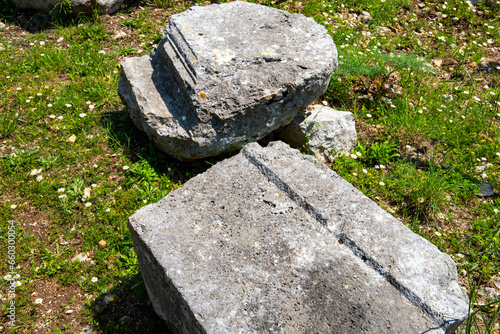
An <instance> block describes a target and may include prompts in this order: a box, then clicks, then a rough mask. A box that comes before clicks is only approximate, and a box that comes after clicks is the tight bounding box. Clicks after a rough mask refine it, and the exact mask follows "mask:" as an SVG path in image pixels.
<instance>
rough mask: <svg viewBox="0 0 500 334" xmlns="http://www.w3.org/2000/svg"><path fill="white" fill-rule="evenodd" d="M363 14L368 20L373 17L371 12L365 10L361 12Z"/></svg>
mask: <svg viewBox="0 0 500 334" xmlns="http://www.w3.org/2000/svg"><path fill="white" fill-rule="evenodd" d="M361 15H362V17H363V19H364V20H366V21H369V20H371V19H372V16H371V15H370V13H368V12H367V11H365V10H364V11H363V12H362V13H361Z"/></svg>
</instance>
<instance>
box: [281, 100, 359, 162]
mask: <svg viewBox="0 0 500 334" xmlns="http://www.w3.org/2000/svg"><path fill="white" fill-rule="evenodd" d="M280 137H281V138H282V139H283V140H284V141H286V142H287V143H288V144H290V146H292V147H297V148H298V147H302V146H303V145H306V146H307V148H308V149H310V150H311V151H312V152H314V154H315V155H316V157H317V158H318V159H319V160H320V161H323V162H332V161H333V160H334V159H335V157H336V155H337V154H338V153H340V152H342V153H344V154H349V152H350V150H351V148H353V147H354V146H356V140H357V134H356V127H355V123H354V116H353V115H352V113H350V112H346V111H338V110H334V109H332V108H330V107H326V106H323V105H314V106H312V108H310V110H307V111H305V112H304V113H302V114H301V113H299V114H298V115H297V117H295V119H294V121H293V122H292V123H291V124H289V125H288V126H287V127H286V128H285V129H284V130H283V132H281V134H280Z"/></svg>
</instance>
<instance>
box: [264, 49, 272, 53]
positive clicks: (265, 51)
mask: <svg viewBox="0 0 500 334" xmlns="http://www.w3.org/2000/svg"><path fill="white" fill-rule="evenodd" d="M262 53H271V52H269V51H267V50H264V51H262Z"/></svg>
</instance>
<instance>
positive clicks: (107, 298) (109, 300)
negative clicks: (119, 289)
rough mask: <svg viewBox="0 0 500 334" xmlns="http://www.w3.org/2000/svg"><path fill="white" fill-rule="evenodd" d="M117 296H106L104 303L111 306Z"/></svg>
mask: <svg viewBox="0 0 500 334" xmlns="http://www.w3.org/2000/svg"><path fill="white" fill-rule="evenodd" d="M115 298H116V296H115V295H106V296H104V303H106V304H109V303H111V302H112V301H113V300H115Z"/></svg>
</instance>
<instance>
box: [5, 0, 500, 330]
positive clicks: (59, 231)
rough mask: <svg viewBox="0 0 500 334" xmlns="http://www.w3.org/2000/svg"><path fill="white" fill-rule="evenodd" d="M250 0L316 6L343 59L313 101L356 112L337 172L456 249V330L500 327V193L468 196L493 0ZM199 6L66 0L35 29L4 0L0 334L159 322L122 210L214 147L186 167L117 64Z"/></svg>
mask: <svg viewBox="0 0 500 334" xmlns="http://www.w3.org/2000/svg"><path fill="white" fill-rule="evenodd" d="M261 3H263V4H266V5H269V6H275V7H277V8H281V9H284V10H287V11H289V12H293V13H303V14H305V15H307V16H311V17H313V18H314V19H315V20H316V21H317V22H318V23H320V24H322V25H324V26H325V28H326V29H327V30H328V32H329V33H330V34H331V35H332V37H333V39H334V41H335V43H336V45H337V48H338V51H339V62H340V66H339V68H338V70H337V71H336V72H335V73H334V75H333V77H332V80H331V82H330V85H329V88H328V90H327V92H326V93H325V94H324V96H322V99H323V100H326V101H327V102H328V104H329V105H331V106H333V107H335V108H336V109H339V110H348V111H351V112H352V113H353V114H354V115H355V119H356V125H357V130H358V137H359V142H358V145H357V147H356V148H355V149H353V151H352V154H351V155H347V156H341V157H339V158H338V159H336V160H335V162H334V163H333V165H332V168H333V169H334V170H335V171H336V172H337V173H339V174H340V175H341V176H342V177H344V178H346V179H347V180H348V181H349V182H351V183H352V184H354V185H355V186H356V187H358V188H359V189H360V190H361V191H363V192H364V193H365V194H366V195H367V196H369V197H370V198H372V199H373V200H374V201H376V202H377V203H379V204H380V205H381V206H382V207H383V208H385V209H386V210H388V211H389V212H391V213H392V214H393V215H395V216H396V217H398V218H399V219H400V220H401V221H403V222H404V223H405V224H407V226H409V227H410V228H411V229H412V230H413V231H414V232H416V233H418V234H420V235H422V236H423V237H425V238H427V239H429V240H430V241H431V242H432V243H434V244H435V245H436V246H438V247H439V248H440V249H441V250H442V251H444V252H447V253H448V254H450V255H451V256H452V257H453V258H454V260H455V261H456V262H457V265H458V270H459V275H460V277H459V280H460V282H461V283H462V284H463V286H464V288H465V289H466V292H467V293H469V294H470V300H471V305H470V314H471V316H470V318H469V320H468V322H467V323H466V324H464V325H463V326H462V327H463V328H464V330H465V332H466V333H498V330H499V328H498V322H499V318H498V315H499V311H498V306H499V301H498V300H491V299H488V298H487V297H484V296H481V295H480V294H478V292H480V291H482V290H481V289H484V288H485V287H488V288H496V286H495V284H494V281H495V280H496V279H497V278H498V277H499V276H500V261H499V255H498V252H499V251H500V241H499V239H500V235H499V233H500V232H499V228H500V199H499V198H498V197H494V198H481V197H478V196H477V192H478V187H477V185H478V184H479V183H482V182H487V183H489V184H491V185H492V186H493V188H494V189H496V190H497V191H498V190H499V189H500V142H499V141H500V130H499V122H500V22H499V21H498V17H499V15H500V4H499V3H498V2H495V1H484V2H481V3H480V4H478V6H477V8H476V10H475V12H474V11H473V10H471V8H470V7H469V6H468V5H467V3H466V2H465V1H461V0H460V1H447V2H445V1H436V2H426V3H424V4H423V5H419V3H416V2H410V1H398V0H385V1H382V0H376V1H347V2H333V1H315V0H311V1H301V2H299V1H293V0H292V1H276V2H271V1H261ZM2 4H5V6H2ZM193 4H194V2H193V3H179V2H172V1H170V0H169V1H159V0H158V1H152V0H151V1H147V2H145V3H143V7H142V8H139V7H128V8H126V9H124V10H123V11H122V12H120V13H117V14H115V15H113V16H112V17H111V18H110V19H104V18H102V17H101V18H99V17H97V16H94V17H90V18H85V17H75V16H74V15H73V14H72V13H71V12H69V11H68V9H67V8H65V7H61V8H59V9H58V10H57V11H54V12H53V13H51V16H50V17H49V18H48V19H47V20H46V21H44V20H42V19H40V22H42V23H44V22H49V23H48V25H44V26H43V27H42V29H38V30H37V31H36V32H29V31H27V30H23V29H22V28H21V27H19V26H18V24H21V23H22V22H21V23H19V22H18V21H16V20H17V17H18V14H19V13H18V12H17V11H16V10H15V9H14V8H13V7H12V6H11V4H9V3H8V2H7V1H3V2H2V1H1V0H0V19H1V20H2V22H5V23H6V24H7V29H4V30H0V43H2V45H3V47H4V48H3V50H2V51H0V110H1V114H0V157H1V159H0V175H2V176H1V178H0V193H2V201H1V203H0V218H1V219H0V228H1V231H2V233H0V244H2V245H7V242H8V240H7V234H6V231H7V228H8V226H9V224H10V223H9V221H15V223H14V224H15V226H16V257H15V263H16V266H19V268H18V269H16V270H17V272H18V273H19V275H20V277H19V278H18V279H17V280H18V281H19V282H20V284H21V285H20V286H19V287H18V288H17V289H16V293H17V296H16V297H15V302H16V326H15V327H9V326H8V325H6V324H7V322H8V317H7V307H8V305H9V300H8V281H7V280H2V281H1V283H0V294H1V295H2V314H1V316H0V318H1V319H2V326H3V328H2V329H1V330H0V331H5V332H7V333H9V332H11V333H32V332H33V333H34V332H55V333H58V332H64V333H68V332H69V333H73V332H75V333H80V332H81V331H82V330H83V329H84V328H92V331H93V332H94V333H101V332H102V333H108V332H110V333H126V332H161V331H163V330H164V327H163V324H162V323H161V321H159V320H158V318H157V317H155V316H154V315H151V313H152V312H151V307H150V306H149V305H148V300H147V294H146V291H145V288H144V285H143V283H142V278H141V276H140V272H139V269H138V266H137V258H136V256H135V253H134V251H133V244H132V241H131V238H130V234H129V231H128V228H127V219H128V217H129V216H130V215H131V214H132V213H134V212H135V211H136V210H137V209H139V208H140V207H142V206H144V205H146V204H148V203H153V202H156V201H158V200H159V199H161V198H163V197H164V196H166V195H167V194H168V193H169V192H171V191H172V190H174V189H176V188H178V187H180V186H182V184H183V183H184V182H185V181H186V180H188V179H189V178H190V177H192V176H193V175H196V174H197V173H199V172H202V171H203V170H205V169H207V168H209V167H210V166H211V165H212V164H213V163H215V162H216V161H217V159H209V160H208V161H201V162H199V163H196V164H181V163H178V162H176V161H175V160H173V159H171V158H169V157H168V156H166V155H164V154H162V153H161V152H159V151H158V150H157V149H156V148H155V147H154V146H153V145H152V144H151V142H150V141H149V140H148V139H147V138H146V136H145V135H144V134H142V133H140V132H139V131H138V130H137V129H136V128H135V127H134V126H133V124H132V122H131V121H130V120H129V118H128V115H127V113H126V111H125V110H124V106H123V104H122V102H121V101H120V99H119V98H118V95H117V84H118V79H119V73H120V67H119V62H120V60H121V59H122V58H123V57H129V56H137V55H142V54H145V53H147V52H149V51H150V50H151V49H152V47H153V45H154V44H157V43H158V42H159V39H160V35H161V29H162V28H163V27H164V26H165V24H166V22H167V19H168V15H169V14H171V13H174V12H178V11H182V10H184V9H186V8H187V7H189V6H190V5H193ZM198 4H200V5H204V4H206V3H203V2H201V1H200V2H198ZM363 11H366V12H368V13H369V14H370V17H369V18H368V17H363V15H362V13H363ZM118 30H123V31H125V32H126V35H125V37H123V38H118V39H116V38H114V35H115V33H116V31H118ZM30 31H31V30H30ZM23 33H24V34H23ZM493 48H494V49H493ZM219 159H221V158H219ZM75 256H80V257H81V256H83V257H87V258H88V259H87V260H86V261H84V262H79V261H73V259H74V258H75ZM2 259H3V258H2ZM0 272H1V273H2V276H3V275H6V274H7V272H8V264H7V261H6V260H2V261H1V262H0ZM497 289H498V288H497ZM38 298H41V299H43V301H42V302H41V303H39V304H37V303H35V302H36V300H37V299H38ZM49 310H51V311H50V312H49ZM70 311H72V312H70Z"/></svg>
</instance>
